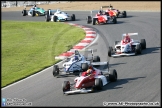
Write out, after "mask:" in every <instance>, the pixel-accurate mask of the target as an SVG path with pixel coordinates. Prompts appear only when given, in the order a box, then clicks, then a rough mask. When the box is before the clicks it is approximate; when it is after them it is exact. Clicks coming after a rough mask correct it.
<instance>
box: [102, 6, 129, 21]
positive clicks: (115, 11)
mask: <svg viewBox="0 0 162 108" xmlns="http://www.w3.org/2000/svg"><path fill="white" fill-rule="evenodd" d="M103 8H107V9H106V10H105V13H106V14H108V15H109V13H110V12H111V11H113V12H114V14H115V16H116V17H117V18H118V17H122V18H126V17H127V12H126V11H122V12H121V11H119V10H118V9H114V8H113V6H112V5H111V4H110V6H101V10H102V11H103Z"/></svg>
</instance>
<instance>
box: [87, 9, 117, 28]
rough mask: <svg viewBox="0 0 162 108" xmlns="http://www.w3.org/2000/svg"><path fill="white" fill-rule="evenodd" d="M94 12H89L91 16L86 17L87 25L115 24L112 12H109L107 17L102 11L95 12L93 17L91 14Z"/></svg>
mask: <svg viewBox="0 0 162 108" xmlns="http://www.w3.org/2000/svg"><path fill="white" fill-rule="evenodd" d="M94 12H96V11H95V10H93V11H91V15H90V16H88V17H87V18H86V19H87V24H90V23H92V24H93V25H96V24H108V23H113V24H116V23H117V18H116V16H115V15H114V12H112V11H111V12H109V15H107V14H105V13H104V12H103V11H102V10H99V11H97V12H98V13H96V15H95V16H93V13H94Z"/></svg>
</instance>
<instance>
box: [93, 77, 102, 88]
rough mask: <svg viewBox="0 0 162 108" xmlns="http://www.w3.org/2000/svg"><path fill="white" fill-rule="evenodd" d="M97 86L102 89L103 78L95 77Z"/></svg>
mask: <svg viewBox="0 0 162 108" xmlns="http://www.w3.org/2000/svg"><path fill="white" fill-rule="evenodd" d="M95 87H96V89H97V90H101V89H102V87H103V83H102V80H101V79H100V78H96V79H95Z"/></svg>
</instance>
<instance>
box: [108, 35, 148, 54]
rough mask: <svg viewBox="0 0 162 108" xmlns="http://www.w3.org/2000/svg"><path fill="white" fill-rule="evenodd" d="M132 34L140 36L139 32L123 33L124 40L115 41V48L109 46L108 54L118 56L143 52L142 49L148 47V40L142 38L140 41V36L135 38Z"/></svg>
mask: <svg viewBox="0 0 162 108" xmlns="http://www.w3.org/2000/svg"><path fill="white" fill-rule="evenodd" d="M132 36H136V37H138V33H128V34H122V40H121V41H115V43H114V44H115V48H114V49H113V48H112V47H111V46H110V47H109V49H108V56H109V57H118V56H131V55H137V54H141V53H142V50H143V49H146V40H145V39H141V40H140V41H139V40H138V38H137V40H135V39H133V38H132Z"/></svg>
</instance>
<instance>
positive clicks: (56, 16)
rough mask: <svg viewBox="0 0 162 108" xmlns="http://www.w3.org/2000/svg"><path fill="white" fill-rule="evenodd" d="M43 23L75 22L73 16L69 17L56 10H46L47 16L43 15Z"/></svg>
mask: <svg viewBox="0 0 162 108" xmlns="http://www.w3.org/2000/svg"><path fill="white" fill-rule="evenodd" d="M45 21H46V22H49V21H53V22H61V21H75V14H72V15H71V16H70V15H68V14H67V13H65V12H63V11H61V10H60V9H57V10H51V9H48V10H47V14H46V15H45Z"/></svg>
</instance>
